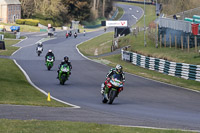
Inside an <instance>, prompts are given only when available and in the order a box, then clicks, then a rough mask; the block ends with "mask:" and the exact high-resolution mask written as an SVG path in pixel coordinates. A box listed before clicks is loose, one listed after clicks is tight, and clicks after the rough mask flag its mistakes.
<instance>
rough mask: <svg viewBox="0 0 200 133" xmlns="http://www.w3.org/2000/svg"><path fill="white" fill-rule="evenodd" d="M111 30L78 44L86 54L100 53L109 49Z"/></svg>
mask: <svg viewBox="0 0 200 133" xmlns="http://www.w3.org/2000/svg"><path fill="white" fill-rule="evenodd" d="M112 37H113V32H109V33H106V34H103V35H101V36H99V37H97V38H94V39H92V40H90V41H88V42H84V43H82V44H81V45H79V46H78V48H79V50H80V52H81V53H83V54H84V55H86V56H94V55H100V54H104V53H109V52H110V51H111V45H112Z"/></svg>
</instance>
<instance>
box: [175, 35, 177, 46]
mask: <svg viewBox="0 0 200 133" xmlns="http://www.w3.org/2000/svg"><path fill="white" fill-rule="evenodd" d="M176 45H177V42H176V35H175V49H176Z"/></svg>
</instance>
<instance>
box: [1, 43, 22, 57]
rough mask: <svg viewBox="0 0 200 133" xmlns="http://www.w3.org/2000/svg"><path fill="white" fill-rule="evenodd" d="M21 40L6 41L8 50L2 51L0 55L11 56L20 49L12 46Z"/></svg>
mask: <svg viewBox="0 0 200 133" xmlns="http://www.w3.org/2000/svg"><path fill="white" fill-rule="evenodd" d="M19 41H20V40H5V47H6V50H0V55H6V56H10V55H11V54H12V53H13V52H15V51H16V50H17V49H19V48H18V47H14V46H12V45H13V44H16V43H18V42H19Z"/></svg>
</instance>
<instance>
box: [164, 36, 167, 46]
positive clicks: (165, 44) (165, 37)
mask: <svg viewBox="0 0 200 133" xmlns="http://www.w3.org/2000/svg"><path fill="white" fill-rule="evenodd" d="M164 38H165V42H164V43H165V48H166V42H167V38H166V34H165V35H164Z"/></svg>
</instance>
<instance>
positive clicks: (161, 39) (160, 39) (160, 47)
mask: <svg viewBox="0 0 200 133" xmlns="http://www.w3.org/2000/svg"><path fill="white" fill-rule="evenodd" d="M161 45H162V34H160V48H161Z"/></svg>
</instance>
